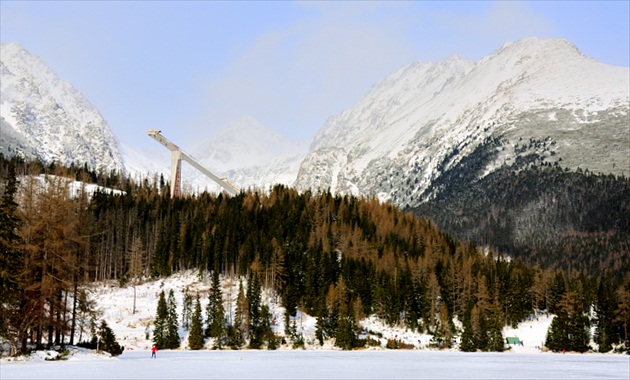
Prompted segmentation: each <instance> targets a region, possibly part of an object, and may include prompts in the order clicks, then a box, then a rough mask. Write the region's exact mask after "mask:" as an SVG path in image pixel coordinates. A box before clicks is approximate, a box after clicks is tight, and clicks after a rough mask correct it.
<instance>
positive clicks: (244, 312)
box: [229, 281, 248, 349]
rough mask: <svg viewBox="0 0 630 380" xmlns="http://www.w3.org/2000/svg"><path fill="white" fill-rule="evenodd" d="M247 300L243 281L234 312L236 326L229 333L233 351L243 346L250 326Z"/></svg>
mask: <svg viewBox="0 0 630 380" xmlns="http://www.w3.org/2000/svg"><path fill="white" fill-rule="evenodd" d="M247 321H248V309H247V298H246V297H245V291H244V290H243V281H239V284H238V296H237V297H236V310H235V312H234V325H233V326H232V327H231V329H230V333H229V339H230V342H229V345H230V347H232V349H239V348H241V347H242V346H243V344H244V340H245V336H246V333H247V326H248V323H247Z"/></svg>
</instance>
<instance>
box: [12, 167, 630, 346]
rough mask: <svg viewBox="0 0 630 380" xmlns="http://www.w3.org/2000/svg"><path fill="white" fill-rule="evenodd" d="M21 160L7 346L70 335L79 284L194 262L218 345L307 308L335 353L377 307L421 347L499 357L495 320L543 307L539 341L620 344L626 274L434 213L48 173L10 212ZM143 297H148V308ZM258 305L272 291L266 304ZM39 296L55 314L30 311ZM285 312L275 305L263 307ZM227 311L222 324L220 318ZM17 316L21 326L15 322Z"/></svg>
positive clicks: (251, 342)
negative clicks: (548, 264)
mask: <svg viewBox="0 0 630 380" xmlns="http://www.w3.org/2000/svg"><path fill="white" fill-rule="evenodd" d="M0 157H1V156H0ZM25 165H26V164H24V163H20V162H17V163H16V162H15V161H11V162H6V163H4V164H3V167H2V168H0V169H1V170H2V172H3V173H7V174H5V178H6V179H5V181H6V182H4V183H5V185H4V193H3V198H2V199H3V201H2V203H1V204H0V206H2V207H0V218H2V220H3V221H4V222H3V226H4V225H6V226H9V228H5V229H2V233H3V234H4V237H3V239H2V240H0V243H2V244H4V248H3V249H4V250H6V252H12V254H10V255H3V256H0V258H2V259H3V260H4V261H3V262H2V263H0V264H1V266H2V267H5V268H10V269H9V270H6V271H4V272H2V275H3V276H5V277H6V278H0V280H3V281H8V282H5V283H6V284H7V285H8V286H7V287H5V288H3V289H2V291H3V294H2V296H3V299H5V300H7V301H6V302H5V303H4V304H2V307H3V308H5V311H4V312H3V313H2V315H6V316H7V317H6V318H7V323H6V324H5V325H7V326H15V328H10V329H7V330H6V331H0V333H2V336H4V337H6V339H7V340H8V341H9V342H13V343H14V344H15V346H14V349H17V346H18V343H19V342H22V340H21V339H19V337H20V336H21V335H20V334H26V333H27V332H28V331H32V332H36V331H40V333H36V334H35V335H31V339H32V343H33V344H35V345H42V344H43V343H44V342H49V343H50V342H53V343H55V342H57V343H59V342H61V341H62V340H63V339H65V337H66V336H75V337H76V330H75V334H72V333H71V332H69V331H71V330H70V326H69V325H72V326H76V325H75V324H74V323H72V324H69V323H68V321H69V320H71V319H72V320H77V319H78V318H83V319H85V317H79V316H78V315H77V314H74V313H72V312H71V310H73V309H72V308H70V307H69V304H68V303H67V297H72V298H74V299H77V300H81V301H80V304H79V305H78V306H77V307H79V309H80V310H85V313H87V314H83V315H84V316H85V315H88V316H89V315H91V312H90V311H89V310H93V307H92V306H90V305H89V304H90V303H89V302H88V300H89V297H83V296H82V295H81V293H82V289H84V288H86V287H87V288H89V284H90V283H94V282H102V281H110V282H113V283H118V284H122V285H125V284H127V285H128V286H131V285H133V284H138V282H146V281H147V279H155V280H157V281H158V283H159V282H160V281H161V280H164V279H166V278H167V277H169V276H172V275H173V274H178V273H181V272H185V271H192V273H197V274H201V275H203V276H204V277H203V278H207V276H210V277H211V279H212V280H211V281H210V283H211V291H210V293H209V295H208V297H206V298H207V299H208V300H213V301H212V302H213V303H212V305H214V306H212V307H210V306H208V308H206V310H207V312H206V315H212V316H213V317H212V319H208V321H207V324H206V326H207V329H206V330H205V331H206V333H205V337H206V338H208V337H211V338H216V339H215V340H214V341H213V342H214V343H213V344H216V345H218V347H232V348H235V349H238V348H245V347H248V348H261V347H269V348H273V347H278V345H279V344H281V338H278V337H277V336H276V335H275V334H274V327H272V326H275V324H276V323H277V322H276V323H272V321H273V320H274V319H275V320H276V321H277V320H278V319H279V318H282V319H283V320H285V321H289V320H291V318H292V317H293V319H295V318H296V317H298V316H299V315H302V314H308V315H310V316H312V317H314V318H316V321H317V323H316V329H315V335H316V337H317V341H318V342H319V343H321V344H324V343H325V342H326V341H327V340H328V339H331V338H334V344H335V346H337V347H339V348H341V349H345V350H349V349H353V348H359V347H369V346H371V345H372V344H374V339H373V338H372V339H368V336H365V337H361V336H357V335H356V331H358V329H359V328H360V327H359V326H360V325H359V322H360V321H364V320H365V319H366V318H368V317H372V316H374V317H375V318H377V319H378V321H380V322H381V323H383V324H385V325H387V326H389V327H395V326H399V327H403V328H404V329H406V330H409V331H410V332H415V333H417V334H418V335H417V336H418V339H420V340H421V341H426V340H427V339H428V340H429V341H428V342H426V343H424V344H425V345H427V346H429V347H432V348H436V349H451V348H454V347H459V348H460V349H461V350H463V351H475V350H481V351H502V350H504V349H505V346H504V336H503V330H504V329H505V327H506V326H511V327H516V326H518V325H519V324H520V323H522V322H524V321H526V320H527V319H528V318H530V316H531V315H536V313H539V311H541V310H545V311H546V312H547V313H551V314H555V315H557V316H558V318H557V320H554V321H555V323H556V324H557V325H556V326H555V327H554V334H553V335H552V336H551V337H550V340H549V341H548V342H547V343H546V344H547V345H548V346H549V348H550V349H551V350H554V351H558V350H561V349H564V348H566V349H569V350H573V351H578V352H585V351H589V350H591V349H593V348H596V349H599V350H601V352H610V351H611V350H613V349H617V350H619V351H625V350H626V348H625V347H626V346H625V345H624V344H625V336H626V335H625V330H624V328H623V325H624V323H625V322H624V321H627V320H628V319H629V318H630V313H627V312H626V310H627V309H626V305H628V304H630V277H628V276H625V277H623V276H620V275H619V274H617V273H596V274H595V273H593V274H588V273H585V272H579V271H575V270H569V271H563V270H553V269H549V268H541V267H540V266H535V265H528V264H526V263H524V262H522V261H521V260H516V259H514V258H509V257H507V258H506V257H504V256H503V255H502V254H501V253H500V252H499V251H495V250H492V249H487V248H484V247H477V246H474V245H471V244H467V243H465V242H460V241H457V240H454V239H453V238H452V237H451V236H450V235H448V234H446V233H444V232H443V231H442V230H440V229H439V228H438V227H436V226H435V225H434V224H433V223H432V222H430V221H428V220H426V219H422V218H418V217H417V216H414V215H413V214H410V213H405V212H403V211H401V210H400V209H398V208H396V207H394V206H392V205H390V204H385V203H381V202H379V201H378V200H376V199H361V198H355V197H351V196H340V195H336V196H333V195H332V194H331V193H328V192H326V193H318V194H311V193H309V192H305V193H299V192H297V191H296V190H294V189H290V188H286V187H284V186H276V187H274V188H272V189H271V190H270V191H268V192H267V191H262V192H257V191H247V192H241V193H239V194H238V195H237V196H234V197H229V196H225V195H224V194H219V195H211V194H208V193H202V194H200V195H194V196H186V197H180V198H174V199H173V198H171V197H170V193H169V191H168V187H163V188H160V187H158V186H157V184H155V183H151V182H148V181H143V182H141V183H136V182H134V181H133V180H128V181H125V182H124V183H123V184H122V185H124V186H122V189H123V190H124V192H121V193H112V192H109V191H108V192H102V191H98V190H97V191H96V192H95V193H94V194H93V195H92V196H91V197H89V198H87V197H76V198H74V197H69V196H68V193H67V191H65V190H66V188H67V184H68V182H67V181H51V182H50V184H49V185H48V186H47V187H46V188H45V189H43V190H42V191H29V187H28V186H27V188H26V189H25V190H26V191H25V192H24V195H21V193H20V195H19V196H17V198H16V199H18V200H19V202H20V205H19V206H18V205H15V204H13V203H12V201H11V199H12V197H14V196H15V195H16V194H18V193H17V187H16V185H15V179H14V178H12V176H11V170H12V169H11V168H12V167H13V168H15V169H16V170H18V171H19V172H22V171H26V172H29V170H26V169H28V168H27V167H25ZM55 170H57V171H58V172H59V171H60V168H55ZM56 178H57V177H56ZM99 181H100V182H102V183H111V182H112V181H110V180H106V179H99ZM27 185H28V183H27ZM70 210H72V211H70ZM11 226H13V227H11ZM2 252H4V251H2ZM50 278H54V279H55V281H49V279H50ZM220 278H222V279H224V280H225V279H230V278H231V279H243V280H244V281H243V283H244V286H243V288H240V287H239V288H238V292H236V291H235V289H234V288H233V287H229V286H228V287H225V285H226V284H225V283H224V284H223V285H224V286H221V283H220ZM204 281H206V283H207V280H204ZM151 282H152V281H151ZM235 282H236V281H235ZM79 286H80V287H79ZM153 286H154V288H153V289H156V288H155V286H159V285H153ZM199 286H201V288H199V289H198V290H199V291H201V292H203V291H204V290H203V289H205V288H204V285H203V284H200V285H199ZM195 287H196V286H195ZM80 289H81V291H79V290H80ZM160 290H165V292H167V293H168V292H169V291H170V289H160ZM172 290H173V291H175V290H179V291H180V292H181V291H182V289H172ZM152 292H153V293H152V294H150V295H149V296H148V297H149V298H152V299H153V302H155V291H152ZM87 295H89V294H86V296H87ZM167 295H168V298H169V301H168V304H169V305H171V306H163V307H162V310H172V309H174V308H175V307H176V306H175V305H176V301H175V300H173V301H172V302H171V300H170V299H171V297H172V298H173V299H175V298H176V296H175V295H174V294H173V295H172V296H171V295H170V294H167ZM210 295H211V296H210ZM164 297H165V295H162V294H160V297H159V299H160V300H162V299H163V298H164ZM179 297H181V295H180V296H179ZM225 300H228V302H227V304H225V305H224V301H225ZM265 300H273V305H272V307H271V308H269V307H268V306H266V305H267V301H265ZM234 301H236V306H235V305H234V304H233V302H234ZM160 302H162V303H166V301H158V303H160ZM191 302H192V301H191ZM207 302H208V301H206V304H207ZM21 305H26V306H27V307H25V306H21ZM29 305H30V306H29ZM36 305H44V307H46V308H49V309H48V310H53V312H52V313H50V314H48V313H46V312H44V313H40V312H38V310H41V308H38V307H36ZM31 306H32V308H31ZM280 306H281V307H282V308H283V309H284V311H285V312H284V314H283V315H281V316H278V315H274V314H272V312H271V311H272V310H277V309H278V308H279V307H280ZM226 308H227V309H226ZM45 310H46V309H45ZM158 310H160V307H158ZM628 310H630V309H628ZM232 312H234V313H236V314H235V315H234V318H233V320H228V321H225V320H224V317H223V316H224V315H228V316H230V315H231V313H232ZM166 313H167V312H166V311H164V312H163V313H162V314H163V316H162V317H159V318H161V321H162V322H160V323H158V322H157V321H156V322H155V328H156V329H158V326H165V322H164V321H165V320H168V321H171V322H168V326H172V324H173V321H175V320H176V319H177V318H173V317H168V319H165V318H167V317H165V316H164V314H166ZM168 314H169V315H171V312H168ZM200 314H201V311H200V312H199V313H198V315H200ZM219 316H220V317H219ZM156 318H158V316H156ZM24 320H25V321H29V322H28V323H27V325H25V326H23V327H19V326H22V325H20V323H21V322H20V321H24ZM51 320H52V321H53V322H51ZM212 321H214V322H212ZM303 321H304V320H303ZM311 321H312V320H311ZM146 322H147V321H143V322H142V323H143V324H145V323H146ZM81 323H82V322H81ZM110 323H112V322H111V321H110ZM116 323H118V322H116ZM204 323H205V321H204ZM287 323H288V322H287ZM287 323H285V325H284V326H285V327H286V326H287ZM296 323H297V322H296ZM199 324H201V322H199ZM144 326H145V327H146V324H145V325H144ZM290 326H291V325H290ZM363 327H366V326H363ZM24 329H25V330H24ZM191 329H192V327H191ZM291 329H292V330H291ZM291 329H289V332H287V331H285V335H286V334H288V335H290V337H291V342H292V344H294V345H296V346H298V347H299V346H301V345H302V344H304V343H305V342H304V340H303V339H302V338H300V337H301V335H297V332H296V330H297V328H293V327H291ZM198 330H199V329H198ZM20 331H22V332H20ZM135 331H136V333H134V334H137V330H135ZM159 331H162V333H160V334H158V335H156V336H158V337H163V336H164V334H166V333H165V332H164V331H165V330H164V327H160V330H159ZM168 331H169V332H168V336H169V338H168V339H169V340H166V341H159V340H158V341H159V342H161V343H156V344H159V345H160V347H162V348H169V347H170V348H174V347H178V346H179V344H180V342H179V341H175V343H173V342H174V339H177V338H176V335H174V333H173V330H172V329H171V328H170V327H169V330H168ZM175 331H177V328H175ZM291 331H292V332H291ZM591 331H594V332H595V333H594V334H591ZM67 334H69V335H67ZM213 334H214V335H213ZM410 334H411V333H410ZM375 335H377V336H378V334H375ZM429 335H430V336H431V337H429ZM195 336H197V337H198V336H199V335H198V334H196V335H195ZM568 336H571V337H572V338H570V339H569V338H567V337H568ZM415 337H416V335H414V339H415ZM380 338H382V337H379V339H380ZM145 339H146V338H145ZM156 339H158V338H156ZM160 339H162V338H160ZM202 339H203V338H202ZM591 339H592V340H594V341H595V344H596V345H597V346H596V347H595V346H591V345H590V343H589V342H590V340H591ZM206 342H208V341H207V340H206ZM404 343H405V342H404V341H398V342H397V341H388V342H387V345H389V346H394V347H401V346H402V347H404Z"/></svg>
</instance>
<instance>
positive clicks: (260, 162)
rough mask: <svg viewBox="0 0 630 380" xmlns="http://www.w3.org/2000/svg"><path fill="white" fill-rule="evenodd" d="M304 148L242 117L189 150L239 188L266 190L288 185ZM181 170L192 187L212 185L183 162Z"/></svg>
mask: <svg viewBox="0 0 630 380" xmlns="http://www.w3.org/2000/svg"><path fill="white" fill-rule="evenodd" d="M307 150H308V149H307V142H305V141H291V140H287V139H285V138H284V137H283V136H281V135H279V134H278V133H276V132H274V131H273V130H270V129H267V128H265V127H264V126H263V125H262V124H260V123H259V122H258V121H256V120H255V119H254V118H251V117H244V118H242V119H240V120H237V121H235V122H233V123H231V124H229V125H227V126H226V127H225V128H224V129H223V130H221V131H220V132H219V133H218V134H217V135H216V136H213V137H211V138H209V139H207V140H206V141H204V142H201V143H200V144H199V145H197V146H196V147H193V148H192V149H191V150H190V153H191V154H192V155H193V157H195V158H196V159H197V160H199V161H200V162H201V163H203V164H204V165H206V166H207V167H208V168H209V169H211V170H216V172H217V173H218V174H220V175H221V176H223V177H226V178H228V180H229V181H230V182H232V183H234V184H235V185H237V186H239V187H240V188H242V189H246V188H248V187H256V188H261V189H267V188H269V186H272V185H274V184H284V185H290V184H291V183H292V182H293V181H294V180H295V177H296V176H297V172H298V170H299V165H300V163H301V162H302V159H303V158H304V156H305V155H306V153H307ZM182 170H183V171H184V181H186V180H187V181H189V182H190V183H191V185H192V186H193V188H200V189H203V188H205V187H208V188H212V186H214V185H213V183H212V181H211V180H209V179H208V178H206V177H204V176H203V175H202V174H201V173H199V172H197V171H196V170H194V169H193V168H191V167H190V168H189V166H188V165H186V164H184V166H183V169H182Z"/></svg>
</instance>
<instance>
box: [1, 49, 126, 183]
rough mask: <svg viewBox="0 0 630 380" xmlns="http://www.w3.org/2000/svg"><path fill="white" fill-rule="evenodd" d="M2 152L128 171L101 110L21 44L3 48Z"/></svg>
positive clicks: (47, 160)
mask: <svg viewBox="0 0 630 380" xmlns="http://www.w3.org/2000/svg"><path fill="white" fill-rule="evenodd" d="M0 116H1V119H0V152H1V153H3V154H5V155H14V154H17V155H20V156H23V157H25V158H37V159H40V160H42V161H43V162H45V163H52V162H60V163H63V164H65V165H70V164H71V163H75V164H79V165H82V164H87V165H88V166H89V167H90V168H92V169H94V170H100V169H104V170H106V171H108V172H109V171H111V170H124V165H123V159H122V156H121V154H120V152H119V150H118V142H117V140H116V138H115V136H114V134H113V133H112V131H111V130H110V128H109V126H108V125H107V122H106V121H105V119H104V118H103V116H102V115H101V114H100V113H99V111H98V110H97V109H96V108H95V107H94V106H93V105H92V104H90V102H89V101H88V100H87V99H86V98H85V97H84V96H83V95H82V94H81V93H80V92H79V91H78V90H77V89H75V88H74V87H73V86H72V85H71V84H70V83H68V82H66V81H63V80H61V79H60V78H59V77H58V76H57V75H56V74H55V73H53V72H52V71H51V70H50V69H49V68H48V67H47V66H46V64H45V63H44V62H43V61H42V60H41V59H40V58H38V57H36V56H34V55H32V54H31V53H29V52H28V51H26V49H24V48H23V47H22V46H20V45H19V44H17V43H10V44H4V43H3V44H1V45H0Z"/></svg>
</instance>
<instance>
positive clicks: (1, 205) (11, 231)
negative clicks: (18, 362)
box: [0, 166, 27, 355]
mask: <svg viewBox="0 0 630 380" xmlns="http://www.w3.org/2000/svg"><path fill="white" fill-rule="evenodd" d="M4 184H5V186H4V193H3V194H2V198H0V299H1V300H2V302H0V336H1V337H4V338H6V339H7V340H8V342H9V345H10V347H11V355H17V346H18V344H19V341H20V340H21V339H22V337H23V336H24V335H25V334H26V328H27V326H26V325H25V324H24V323H21V321H22V320H23V319H24V315H23V313H22V310H21V309H22V308H23V307H22V306H21V305H23V302H24V296H25V295H24V292H23V286H24V285H25V284H24V283H22V281H20V280H21V279H20V274H22V273H23V265H24V258H23V255H22V250H21V248H20V247H21V244H22V239H21V238H20V236H19V235H18V230H19V228H20V219H19V215H18V204H17V202H15V195H16V192H17V184H18V181H17V179H16V177H15V169H14V167H13V166H11V167H10V168H9V175H8V176H7V177H6V178H4ZM22 349H26V347H22Z"/></svg>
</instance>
